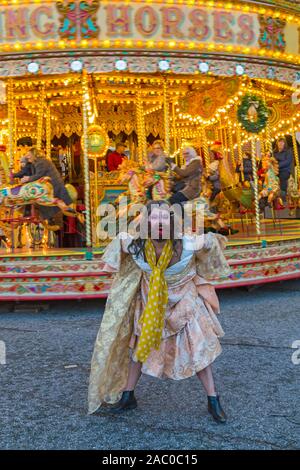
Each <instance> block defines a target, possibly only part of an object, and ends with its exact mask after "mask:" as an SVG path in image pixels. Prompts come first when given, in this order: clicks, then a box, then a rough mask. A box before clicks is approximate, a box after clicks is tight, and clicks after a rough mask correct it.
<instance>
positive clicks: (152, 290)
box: [135, 239, 173, 362]
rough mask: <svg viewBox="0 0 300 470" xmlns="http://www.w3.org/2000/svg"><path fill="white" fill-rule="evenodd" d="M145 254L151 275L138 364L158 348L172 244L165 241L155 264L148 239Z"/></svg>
mask: <svg viewBox="0 0 300 470" xmlns="http://www.w3.org/2000/svg"><path fill="white" fill-rule="evenodd" d="M145 254H146V260H147V263H148V264H149V266H150V268H151V269H152V273H151V276H150V280H149V292H148V301H147V304H146V306H145V309H144V311H143V313H142V316H141V318H140V321H139V323H141V325H142V332H141V336H140V338H139V342H138V347H137V351H136V354H135V356H136V359H137V360H138V361H140V362H145V361H146V360H147V358H148V356H149V354H150V352H151V349H153V348H155V349H158V348H159V346H160V342H161V336H162V331H163V327H164V320H165V312H166V307H167V303H168V285H167V282H166V280H165V276H164V272H165V270H166V269H167V267H168V265H169V263H170V261H171V259H172V256H173V247H172V242H171V240H167V242H166V243H165V246H164V248H163V250H162V253H161V255H160V257H159V260H158V261H157V264H156V253H155V249H154V246H153V243H152V241H151V240H149V239H148V240H146V243H145Z"/></svg>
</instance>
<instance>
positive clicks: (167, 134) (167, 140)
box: [163, 79, 170, 156]
mask: <svg viewBox="0 0 300 470" xmlns="http://www.w3.org/2000/svg"><path fill="white" fill-rule="evenodd" d="M163 94H164V128H165V151H166V154H167V155H168V156H169V155H170V127H169V96H168V81H167V79H165V80H164V86H163Z"/></svg>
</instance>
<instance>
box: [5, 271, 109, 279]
mask: <svg viewBox="0 0 300 470" xmlns="http://www.w3.org/2000/svg"><path fill="white" fill-rule="evenodd" d="M109 274H110V273H103V272H101V271H100V272H97V271H94V272H87V273H72V272H70V273H68V272H66V273H45V274H41V273H32V274H30V273H24V274H22V273H16V274H3V273H2V274H0V279H23V278H24V279H26V278H32V279H38V278H43V279H52V278H53V277H59V278H61V277H102V276H108V275H109ZM111 274H113V273H111Z"/></svg>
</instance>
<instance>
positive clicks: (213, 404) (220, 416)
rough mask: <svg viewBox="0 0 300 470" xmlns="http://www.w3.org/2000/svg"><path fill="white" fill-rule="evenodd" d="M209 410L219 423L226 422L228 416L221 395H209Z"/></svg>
mask: <svg viewBox="0 0 300 470" xmlns="http://www.w3.org/2000/svg"><path fill="white" fill-rule="evenodd" d="M207 401H208V412H209V413H210V414H211V415H212V417H213V418H214V420H215V421H217V422H218V423H226V421H227V416H226V414H225V412H224V410H223V408H222V406H221V404H220V397H219V395H217V396H208V397H207Z"/></svg>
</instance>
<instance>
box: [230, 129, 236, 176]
mask: <svg viewBox="0 0 300 470" xmlns="http://www.w3.org/2000/svg"><path fill="white" fill-rule="evenodd" d="M228 138H229V151H230V155H231V163H232V168H233V171H235V167H236V162H235V156H234V147H233V133H232V124H231V123H229V125H228Z"/></svg>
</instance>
